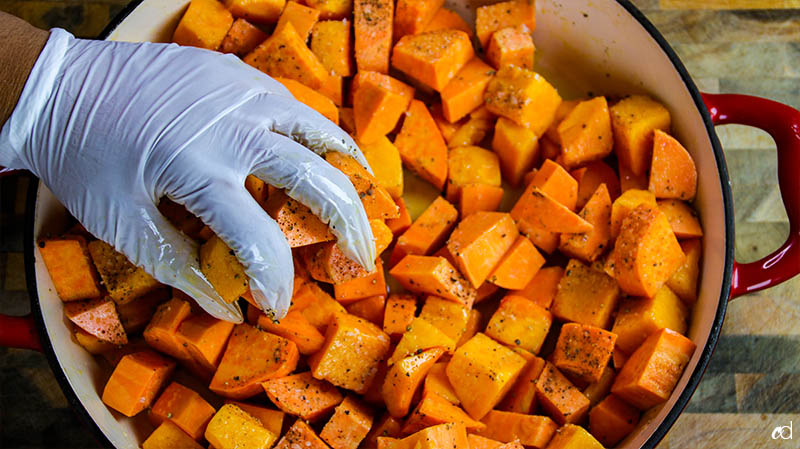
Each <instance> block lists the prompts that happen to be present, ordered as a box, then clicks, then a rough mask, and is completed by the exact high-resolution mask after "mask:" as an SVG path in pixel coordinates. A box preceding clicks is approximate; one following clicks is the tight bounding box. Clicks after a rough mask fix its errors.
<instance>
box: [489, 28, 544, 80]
mask: <svg viewBox="0 0 800 449" xmlns="http://www.w3.org/2000/svg"><path fill="white" fill-rule="evenodd" d="M534 50H535V47H534V45H533V39H532V38H531V34H530V31H529V30H528V27H526V26H524V25H522V26H518V27H506V28H503V29H500V30H497V31H495V32H494V33H492V37H491V38H490V39H489V48H488V49H487V50H486V58H487V59H488V60H489V62H491V63H492V66H494V68H496V69H499V68H501V67H504V66H507V65H515V66H519V67H523V68H526V69H531V70H533V52H534Z"/></svg>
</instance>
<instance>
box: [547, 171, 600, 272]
mask: <svg viewBox="0 0 800 449" xmlns="http://www.w3.org/2000/svg"><path fill="white" fill-rule="evenodd" d="M611 208H612V206H611V196H610V195H609V194H608V188H607V187H606V185H605V184H600V186H599V187H598V188H597V191H595V193H594V195H592V197H591V198H590V199H589V201H588V202H587V203H586V205H585V206H584V207H583V209H582V210H581V211H580V213H579V214H578V215H579V216H580V217H581V218H583V219H584V220H586V221H587V222H589V223H591V224H592V226H593V229H592V230H591V231H590V232H586V233H579V234H561V236H560V243H559V250H560V251H561V252H562V253H564V254H566V255H567V256H569V257H574V258H577V259H581V260H584V261H586V262H594V261H596V260H597V259H598V258H599V257H600V256H601V255H602V254H603V253H604V252H606V250H607V249H608V246H609V245H608V242H609V240H610V239H611Z"/></svg>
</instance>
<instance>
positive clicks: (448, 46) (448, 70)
mask: <svg viewBox="0 0 800 449" xmlns="http://www.w3.org/2000/svg"><path fill="white" fill-rule="evenodd" d="M473 57H475V52H474V51H473V49H472V41H470V39H469V35H468V34H467V33H465V32H463V31H458V30H438V31H430V32H425V33H421V34H415V35H406V36H403V37H402V38H400V40H399V41H398V42H397V44H395V46H394V49H393V50H392V67H394V68H396V69H397V70H399V71H401V72H403V73H404V74H406V75H407V76H408V77H410V78H412V79H414V80H415V81H417V82H419V83H421V84H424V85H425V86H428V87H430V88H431V89H433V90H435V91H437V92H441V91H442V90H443V89H444V88H445V86H447V83H449V82H450V80H452V79H453V78H454V77H455V76H456V74H457V73H458V71H459V70H461V68H462V67H464V64H466V63H467V62H469V60H470V59H472V58H473Z"/></svg>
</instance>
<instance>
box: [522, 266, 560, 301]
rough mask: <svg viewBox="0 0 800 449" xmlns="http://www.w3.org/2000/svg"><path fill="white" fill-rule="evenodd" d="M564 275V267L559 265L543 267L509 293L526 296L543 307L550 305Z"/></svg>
mask: <svg viewBox="0 0 800 449" xmlns="http://www.w3.org/2000/svg"><path fill="white" fill-rule="evenodd" d="M562 277H564V269H563V268H561V267H545V268H542V269H540V270H539V271H538V272H537V273H536V275H535V276H534V277H533V279H531V281H530V282H528V284H527V285H525V287H523V288H522V289H520V290H512V291H510V292H509V295H518V296H522V297H523V298H527V299H529V300H531V301H533V302H534V304H537V305H539V306H541V307H543V308H545V309H549V308H550V305H551V304H552V303H553V300H554V299H555V297H556V293H557V292H558V283H559V282H560V281H561V278H562Z"/></svg>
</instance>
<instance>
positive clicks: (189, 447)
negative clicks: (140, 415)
mask: <svg viewBox="0 0 800 449" xmlns="http://www.w3.org/2000/svg"><path fill="white" fill-rule="evenodd" d="M142 449H203V446H201V445H200V444H198V443H197V441H195V440H193V439H192V437H190V436H189V435H186V432H184V431H183V430H181V429H180V428H179V427H178V426H176V425H175V424H172V423H171V422H168V421H167V422H164V423H162V424H161V425H160V426H158V427H157V428H156V430H154V431H153V433H151V434H150V435H149V436H148V437H147V439H146V440H144V442H143V443H142Z"/></svg>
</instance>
